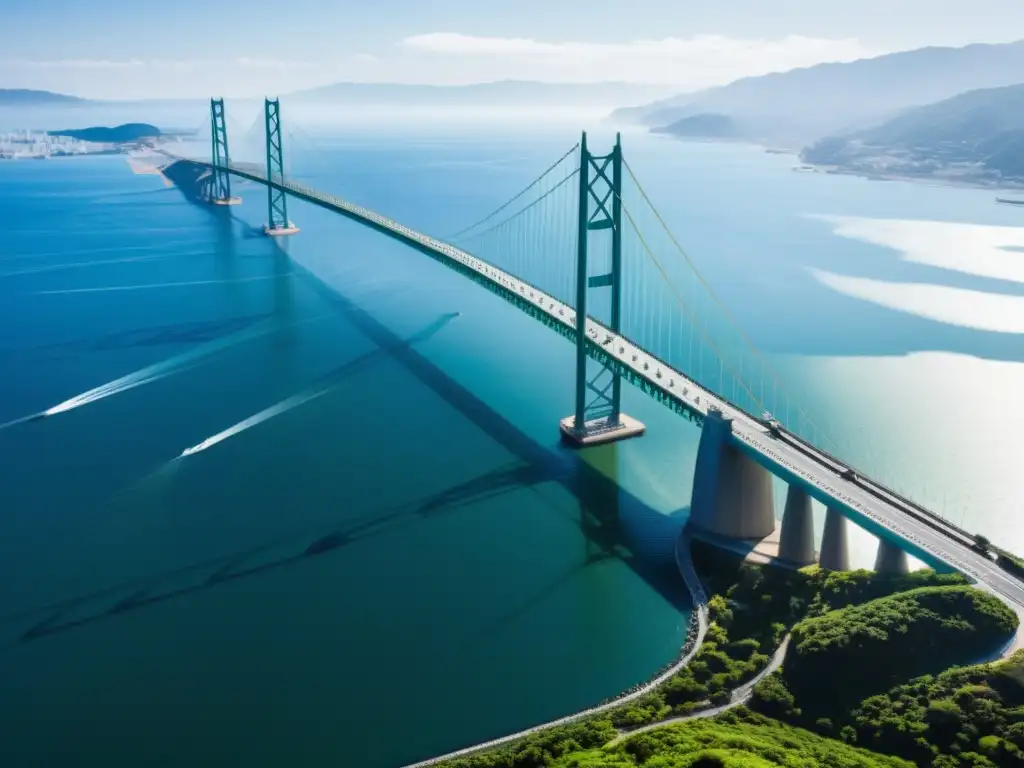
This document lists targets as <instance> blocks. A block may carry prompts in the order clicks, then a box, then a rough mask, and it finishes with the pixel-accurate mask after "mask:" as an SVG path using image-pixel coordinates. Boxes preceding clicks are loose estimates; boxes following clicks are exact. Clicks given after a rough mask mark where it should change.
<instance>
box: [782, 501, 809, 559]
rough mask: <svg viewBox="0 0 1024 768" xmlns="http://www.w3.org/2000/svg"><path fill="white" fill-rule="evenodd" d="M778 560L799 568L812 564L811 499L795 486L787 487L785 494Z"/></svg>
mask: <svg viewBox="0 0 1024 768" xmlns="http://www.w3.org/2000/svg"><path fill="white" fill-rule="evenodd" d="M779 559H780V560H785V561H786V562H788V563H793V564H794V565H799V566H804V565H810V564H812V563H813V562H814V517H813V516H812V515H811V497H810V496H808V495H807V492H806V491H804V489H803V488H800V487H799V486H796V485H791V486H789V491H788V492H787V494H786V509H785V511H784V512H783V513H782V533H781V535H780V537H779Z"/></svg>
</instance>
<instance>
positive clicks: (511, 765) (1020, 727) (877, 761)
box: [439, 544, 1024, 768]
mask: <svg viewBox="0 0 1024 768" xmlns="http://www.w3.org/2000/svg"><path fill="white" fill-rule="evenodd" d="M693 554H694V560H695V563H696V565H697V568H698V572H699V573H701V574H702V576H704V578H705V581H706V584H707V587H708V591H709V592H710V593H712V595H713V596H712V597H711V599H710V600H709V602H708V609H709V615H710V619H711V623H710V625H709V628H708V633H707V636H706V639H705V643H704V645H703V646H702V647H701V649H700V650H699V651H698V653H697V655H696V657H695V658H694V660H693V661H691V662H690V664H689V665H687V666H686V667H684V668H683V669H682V670H680V671H679V672H678V673H677V674H676V675H674V676H673V677H672V678H670V679H669V680H668V681H667V682H666V683H664V684H663V685H662V686H660V687H659V688H658V690H656V691H654V692H652V693H650V694H647V695H645V696H643V697H641V698H640V699H638V700H636V701H633V702H630V703H629V704H626V705H623V706H622V707H620V708H618V709H616V710H613V711H612V712H611V713H610V714H607V715H604V716H602V717H601V718H599V719H594V720H590V721H584V722H580V723H577V724H574V725H570V726H565V727H561V728H554V729H551V730H548V731H544V732H541V733H539V734H535V735H533V736H531V737H528V738H526V739H523V740H522V741H520V742H517V743H515V744H512V745H507V746H504V747H500V748H498V749H495V750H492V751H489V752H484V753H481V754H478V755H472V756H469V757H465V758H459V759H457V760H452V761H448V762H446V763H443V764H442V765H441V766H439V768H541V766H544V768H634V767H635V766H643V767H644V768H717V767H718V766H726V767H727V768H765V767H767V766H800V767H801V768H803V766H809V767H810V766H825V767H826V768H830V767H834V768H860V767H861V766H864V768H868V767H870V766H883V767H886V768H887V767H889V766H900V767H901V768H904V767H906V766H909V765H910V763H905V762H903V761H901V760H898V759H895V758H890V757H884V756H882V755H877V754H870V753H868V752H865V751H863V750H862V749H856V748H854V747H852V746H851V745H853V744H856V745H857V746H858V747H862V748H863V747H866V748H869V749H876V750H878V751H880V752H885V751H887V750H885V749H881V748H880V746H879V744H880V742H878V741H877V740H876V739H874V733H875V732H876V731H878V732H880V733H890V732H891V733H892V734H897V735H898V738H894V739H893V740H892V744H894V745H896V746H898V747H899V748H900V749H903V750H904V751H903V752H901V754H904V755H905V756H909V757H910V759H912V760H916V759H917V758H918V757H921V756H924V758H925V762H923V763H920V762H919V763H917V764H919V765H937V766H940V763H937V762H935V763H933V758H934V760H941V759H945V758H947V757H950V754H953V752H954V751H955V753H956V754H957V757H956V758H955V759H954V758H951V759H954V762H952V763H949V765H950V766H953V765H955V766H960V765H988V764H991V763H992V760H993V759H996V758H993V757H991V756H992V755H997V756H998V759H999V760H1005V759H1008V758H1007V756H1012V755H1014V754H1018V755H1019V754H1020V749H1021V746H1024V696H1021V697H1020V700H1019V701H1018V700H1017V699H1016V698H1014V695H1015V694H1011V693H1009V692H1007V693H1004V692H1003V689H1006V690H1007V691H1010V690H1011V689H1012V690H1017V689H1020V688H1021V686H1020V685H1019V684H1018V682H1017V681H1018V677H1017V676H1018V675H1019V679H1021V680H1024V656H1022V657H1021V662H1020V664H1018V665H1016V666H1013V667H1007V668H1000V671H999V673H998V675H995V676H994V677H993V679H992V680H990V681H987V682H986V680H984V679H982V678H980V677H978V676H975V677H970V676H966V677H962V678H957V684H956V685H953V686H951V687H948V690H944V693H943V695H941V696H936V697H935V701H934V702H930V701H925V703H924V704H922V705H920V706H919V707H918V710H919V711H918V712H917V713H918V715H919V716H918V717H917V720H916V721H914V722H909V723H902V724H901V722H900V719H899V715H898V714H896V715H893V714H885V713H887V712H888V710H890V709H893V707H894V705H892V704H891V702H890V701H889V699H888V698H887V697H886V696H878V697H874V699H875V701H874V703H873V704H872V703H870V701H871V700H869V701H866V702H864V703H863V706H866V707H867V709H865V710H864V712H860V710H857V711H858V712H859V713H860V714H859V715H858V717H859V718H861V720H863V723H862V722H861V720H858V719H855V718H853V717H852V715H851V713H850V712H849V711H847V712H845V713H840V714H839V715H833V714H832V713H830V712H824V711H819V710H814V709H807V710H806V711H805V710H804V709H802V708H801V707H802V706H803V704H804V702H803V700H802V699H801V697H798V696H795V695H794V690H793V689H792V688H791V687H789V686H788V679H787V678H784V677H783V676H782V675H781V674H780V673H775V674H773V675H770V676H768V677H767V678H765V680H763V681H762V682H761V683H760V684H759V685H758V686H757V688H756V689H755V692H754V698H753V706H754V707H755V708H757V709H758V710H759V711H760V712H763V713H765V714H769V715H771V716H773V717H776V718H779V719H780V720H786V721H790V722H793V723H798V724H806V725H808V726H810V727H812V728H814V729H816V730H818V731H820V732H822V733H827V734H829V735H830V736H838V739H839V740H835V739H825V738H823V737H822V736H819V735H816V734H813V733H810V732H808V731H805V730H800V729H797V728H793V727H791V726H788V725H785V724H782V723H779V722H776V721H773V720H769V719H767V718H765V717H763V716H762V715H759V714H756V713H754V712H751V711H749V710H746V709H744V708H742V707H741V708H738V709H733V710H730V711H729V712H727V713H726V714H725V715H720V716H718V717H716V718H714V719H709V720H691V721H689V722H687V723H685V724H680V725H674V726H668V727H665V728H657V729H654V730H650V731H646V732H643V733H640V734H636V735H635V736H633V737H631V738H627V739H625V740H623V741H621V742H619V743H617V744H615V745H614V746H605V745H607V744H608V742H610V741H611V740H612V739H613V738H615V736H616V735H617V732H616V730H615V729H616V728H619V729H626V730H628V729H631V728H635V727H637V726H640V725H644V724H649V723H654V722H658V721H659V720H663V719H665V718H667V717H670V716H679V715H685V714H689V713H691V712H693V711H696V710H699V709H702V708H705V707H707V706H710V705H711V704H720V703H725V702H727V701H728V700H729V698H730V693H731V691H733V690H734V689H735V688H737V687H738V686H739V685H741V684H743V683H745V682H747V681H749V680H750V679H752V678H753V677H755V676H756V675H757V674H758V673H759V672H760V671H761V670H763V669H764V668H765V667H766V666H767V664H768V662H769V660H770V656H771V654H773V653H774V652H775V651H776V649H777V648H778V647H779V644H780V643H781V642H782V639H783V637H784V636H785V634H786V632H787V631H788V628H789V627H791V626H793V625H795V624H797V623H798V622H801V621H803V620H804V619H807V618H808V617H819V618H820V619H821V621H822V622H823V623H822V624H821V625H820V627H819V629H818V630H815V632H818V633H819V634H813V633H811V635H813V637H812V641H811V643H810V645H808V646H807V647H808V649H810V648H815V649H819V650H817V651H816V652H819V653H823V654H826V653H839V652H840V651H842V652H845V653H847V654H853V655H854V656H856V648H850V647H849V644H848V643H847V644H844V643H842V642H839V641H838V640H837V639H836V638H838V637H839V635H840V634H841V633H840V632H839V631H838V629H837V627H838V628H843V627H846V626H847V624H846V622H845V621H843V622H840V623H839V624H838V625H835V624H834V623H830V622H833V621H834V620H833V619H830V618H829V617H831V616H833V615H834V613H836V612H835V611H834V609H846V610H851V611H852V610H854V608H853V606H858V605H860V604H862V603H866V602H867V601H871V600H875V599H876V598H880V597H885V596H887V595H891V594H892V593H894V592H898V591H899V590H907V589H918V588H921V587H936V586H946V587H949V586H953V585H961V584H963V583H964V580H963V579H962V578H961V577H959V576H956V575H941V576H940V575H937V574H935V573H934V572H932V571H919V572H917V573H914V574H911V575H910V576H898V577H893V576H883V575H879V574H875V573H871V572H868V571H854V572H851V573H836V572H826V571H822V570H821V569H820V568H818V567H816V566H812V567H809V568H805V569H802V570H800V571H793V570H788V569H781V568H766V567H762V566H758V565H752V564H749V563H743V562H742V561H741V559H740V558H737V557H735V556H732V555H728V554H723V553H722V552H721V551H720V550H716V549H714V548H711V547H707V546H705V545H700V544H695V545H694V553H693ZM954 588H956V587H954ZM961 602H965V604H966V603H970V604H971V605H972V606H973V605H974V602H973V601H972V600H970V599H964V600H961ZM924 603H927V600H925V601H922V605H924ZM958 605H959V603H958ZM873 607H874V604H872V608H873ZM989 607H990V606H986V605H981V607H980V608H978V609H977V610H975V611H974V612H973V613H971V612H970V611H968V613H970V617H971V618H974V619H976V620H977V621H976V623H977V624H979V626H980V625H981V624H984V621H982V620H981V619H978V616H976V615H975V614H978V615H981V614H984V613H985V611H984V610H982V609H987V608H989ZM1000 607H1001V606H1000ZM882 608H883V614H884V616H885V617H889V616H890V615H895V616H900V617H903V618H905V619H906V618H908V617H909V618H910V619H913V620H908V621H905V622H904V623H905V624H906V630H908V631H909V630H911V629H913V628H914V627H915V626H916V624H917V623H920V622H919V619H921V616H919V615H918V614H922V612H921V611H918V612H916V613H915V611H913V610H910V609H909V608H907V607H906V606H904V605H903V604H902V603H899V604H897V608H893V607H891V606H888V604H884V603H883V605H882ZM932 608H935V609H936V610H937V608H936V607H935V606H932ZM897 609H898V610H897ZM922 610H923V609H922ZM838 613H843V611H838ZM961 613H963V611H961ZM844 615H847V614H844ZM922 615H923V614H922ZM987 615H988V618H989V619H990V623H993V624H997V625H998V624H999V623H1000V621H1001V620H1005V617H1004V616H1001V615H1000V613H999V611H998V609H992V610H991V611H989V613H988V614H987ZM858 616H859V615H854V619H856V621H853V622H852V623H850V627H853V626H861V625H865V626H868V627H869V628H871V629H872V631H874V630H875V629H877V627H875V623H878V624H880V625H881V627H883V628H886V627H887V628H888V629H889V630H891V631H896V630H894V628H893V627H890V626H888V625H887V624H886V622H885V621H884V620H880V621H879V622H875V623H872V620H870V619H866V618H863V617H860V618H858ZM819 618H815V619H813V620H814V621H818V620H819ZM960 619H962V620H963V622H962V624H961V623H958V622H959V620H960ZM809 623H810V622H809V621H808V622H804V624H809ZM940 623H941V622H940ZM950 623H951V628H953V625H955V628H956V629H965V628H967V626H968V625H969V622H968V621H967V619H965V618H964V617H963V616H959V619H951V620H950ZM801 626H804V625H801ZM929 626H930V625H929ZM986 626H987V625H986ZM970 627H971V628H973V627H974V625H970ZM811 635H807V636H811ZM868 636H869V637H871V636H872V633H871V632H868ZM805 637H806V636H805ZM833 641H835V642H833ZM794 642H795V641H794ZM833 646H835V648H833ZM791 648H792V644H791ZM837 649H838V650H837ZM886 650H888V649H886ZM811 655H813V654H811ZM873 662H874V659H872V663H873ZM786 667H787V669H786V672H787V674H788V673H789V669H788V668H789V662H788V661H787V665H786ZM870 669H871V665H870V664H868V665H867V666H865V665H864V664H861V666H860V668H859V669H856V670H846V672H847V673H851V672H853V673H856V674H859V675H861V676H864V672H865V671H866V670H870ZM830 677H831V675H825V676H824V677H823V678H822V681H823V682H825V683H826V684H827V683H828V681H829V680H830ZM996 677H998V682H997V680H996ZM927 680H931V678H927ZM883 689H884V688H883ZM879 690H882V689H879ZM1016 695H1019V691H1018V694H1016ZM968 699H969V700H970V704H962V703H961V702H962V701H966V700H968ZM1010 701H1012V702H1013V707H1012V708H1009V709H1006V710H1005V711H1004V712H1003V715H1002V719H1000V718H999V717H997V716H996V714H995V713H994V712H993V711H990V710H991V707H998V706H999V702H1010ZM979 702H980V703H979ZM985 702H988V704H990V705H991V707H989V708H988V709H986V704H985ZM1018 705H1020V706H1019V707H1018ZM902 706H903V704H899V705H898V707H902ZM898 707H897V712H898V711H901V710H899V709H898ZM915 711H917V710H915ZM875 716H877V717H878V718H879V719H880V720H883V721H885V722H881V723H879V724H877V727H875V726H874V725H873V726H871V727H869V726H868V725H866V723H868V722H872V723H873V721H871V720H870V718H871V717H875ZM964 718H975V719H976V720H977V721H978V723H980V724H985V723H989V724H990V725H991V724H993V723H996V722H997V721H998V723H999V728H998V730H993V729H992V728H994V726H992V727H990V728H989V730H978V729H979V728H982V725H971V726H970V728H974V729H975V731H970V728H968V729H967V730H968V731H970V732H969V733H964V732H962V728H963V727H966V726H963V723H964ZM890 721H891V722H890ZM971 722H972V723H973V722H974V721H973V720H972V721H971ZM862 725H863V727H862ZM901 725H902V728H901V727H900V726H901ZM985 727H989V726H985ZM943 729H945V730H943ZM940 732H942V733H945V739H946V742H945V743H946V744H948V745H951V747H950V749H949V750H947V752H949V753H950V754H946V752H943V750H940V749H936V748H935V747H934V746H933V745H932V743H931V742H930V741H928V738H931V737H932V735H933V734H938V733H940ZM988 735H994V736H996V737H997V739H996V740H988V741H986V742H985V743H984V744H981V743H980V742H979V739H980V738H983V737H984V736H988ZM925 737H927V738H925ZM953 747H955V750H954V749H953ZM889 751H895V750H889ZM965 756H966V757H965ZM965 761H968V762H965ZM969 761H974V762H969ZM978 761H983V762H978ZM1008 764H1010V765H1016V763H1008ZM940 768H941V766H940Z"/></svg>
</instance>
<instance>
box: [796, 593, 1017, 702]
mask: <svg viewBox="0 0 1024 768" xmlns="http://www.w3.org/2000/svg"><path fill="white" fill-rule="evenodd" d="M1016 628H1017V616H1016V614H1014V613H1013V611H1011V610H1010V609H1009V608H1008V607H1006V606H1005V605H1004V604H1003V603H1002V602H1000V601H999V600H998V599H997V598H995V597H993V596H992V595H989V594H986V593H984V592H981V591H979V590H976V589H973V588H971V587H967V586H944V587H923V588H920V589H914V590H911V591H909V592H903V593H900V594H895V595H891V596H889V597H883V598H879V599H877V600H873V601H871V602H870V603H867V604H865V605H852V606H849V607H846V608H843V609H841V610H838V611H831V612H829V613H826V614H824V615H821V616H818V617H815V618H809V619H807V620H805V621H803V622H801V623H800V624H798V625H797V626H796V627H795V628H794V630H793V639H792V642H791V649H790V653H789V655H788V656H787V658H786V663H785V667H784V669H783V677H784V679H785V682H786V686H787V688H788V689H789V690H790V691H792V693H793V694H794V696H795V697H796V702H797V704H798V705H799V706H800V708H801V709H803V710H804V711H805V712H812V713H815V715H817V716H821V717H833V716H834V715H835V713H837V712H841V711H843V710H845V709H847V708H848V707H850V706H852V705H854V704H856V703H857V702H859V701H861V700H862V699H863V698H864V697H865V696H870V695H872V694H875V693H880V692H882V691H885V690H888V689H889V688H891V687H892V686H893V685H895V684H898V683H902V682H906V681H907V680H910V679H911V678H913V677H915V676H917V675H921V674H924V673H927V672H938V671H940V670H943V669H945V668H946V667H948V666H950V665H951V664H955V663H958V662H964V661H971V660H973V659H977V658H978V657H979V656H980V655H982V654H984V653H985V652H987V651H991V650H992V649H993V648H995V647H997V646H998V644H999V643H1000V641H1004V640H1005V639H1006V638H1007V637H1008V636H1009V635H1010V634H1011V633H1012V632H1013V631H1014V630H1015V629H1016Z"/></svg>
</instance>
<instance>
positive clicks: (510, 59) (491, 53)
mask: <svg viewBox="0 0 1024 768" xmlns="http://www.w3.org/2000/svg"><path fill="white" fill-rule="evenodd" d="M874 53H876V52H875V51H872V50H869V49H868V48H867V47H865V46H863V45H862V44H861V43H860V42H858V41H857V40H853V39H845V40H826V39H819V38H809V37H799V36H790V37H783V38H779V39H775V40H765V39H754V40H744V39H738V38H730V37H724V36H722V35H698V36H695V37H689V38H680V37H665V38H661V39H657V40H633V41H625V42H619V43H595V42H578V41H563V42H558V41H555V42H550V41H540V40H534V39H530V38H514V37H481V36H473V35H464V34H459V33H455V32H432V33H427V34H420V35H414V36H412V37H407V38H405V39H402V40H399V41H397V42H396V43H395V44H394V45H390V46H385V47H384V48H383V49H381V50H374V51H367V50H362V51H358V50H357V51H354V52H348V51H339V52H337V53H335V52H327V51H312V50H311V51H300V53H299V55H298V56H297V57H296V58H291V57H285V56H283V57H282V58H262V57H259V56H252V57H248V56H246V57H218V58H216V59H213V58H210V59H206V58H196V59H181V60H174V59H161V58H152V59H138V58H126V59H123V60H113V59H102V58H97V59H66V60H52V61H50V60H44V61H24V60H13V61H12V60H6V61H4V60H0V80H4V81H5V82H7V83H10V84H12V85H14V84H17V85H18V86H20V87H29V88H47V89H50V90H57V91H62V92H66V93H75V94H77V95H83V96H91V97H95V98H161V97H163V98H177V97H189V96H194V97H199V96H202V95H203V94H205V93H207V92H209V91H211V90H212V91H214V92H217V93H224V94H226V95H229V96H258V95H259V94H261V93H264V92H269V91H273V92H277V93H288V92H290V91H296V90H301V89H304V88H310V87H314V86H318V85H326V84H328V83H332V82H339V81H345V80H348V81H354V82H395V83H424V84H435V85H455V84H465V83H474V82H477V83H478V82H488V81H495V80H536V81H542V82H595V81H627V82H634V83H647V84H651V85H655V86H657V87H658V88H660V89H664V92H665V95H668V94H669V93H672V92H681V91H687V90H694V89H698V88H704V87H708V86H712V85H720V84H724V83H727V82H729V81H731V80H735V79H737V78H740V77H746V76H750V75H759V74H765V73H768V72H776V71H784V70H787V69H792V68H794V67H800V66H808V65H812V64H817V63H820V62H823V61H847V60H852V59H856V58H860V57H863V56H868V55H872V54H874ZM104 71H105V73H104ZM608 106H609V107H611V106H616V105H608Z"/></svg>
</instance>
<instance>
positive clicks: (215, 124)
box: [207, 99, 242, 205]
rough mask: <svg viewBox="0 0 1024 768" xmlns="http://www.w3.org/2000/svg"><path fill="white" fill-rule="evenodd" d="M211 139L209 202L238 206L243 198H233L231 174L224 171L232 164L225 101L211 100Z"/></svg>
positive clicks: (208, 184)
mask: <svg viewBox="0 0 1024 768" xmlns="http://www.w3.org/2000/svg"><path fill="white" fill-rule="evenodd" d="M210 139H211V154H212V164H213V170H211V171H210V176H209V178H208V180H207V200H209V201H210V202H211V203H212V204H213V205H238V204H239V203H241V202H242V198H240V197H234V196H232V194H231V174H230V173H228V172H227V171H226V170H224V169H225V168H227V167H228V165H230V164H231V157H230V155H229V154H228V126H227V115H226V114H225V112H224V99H210Z"/></svg>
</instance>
